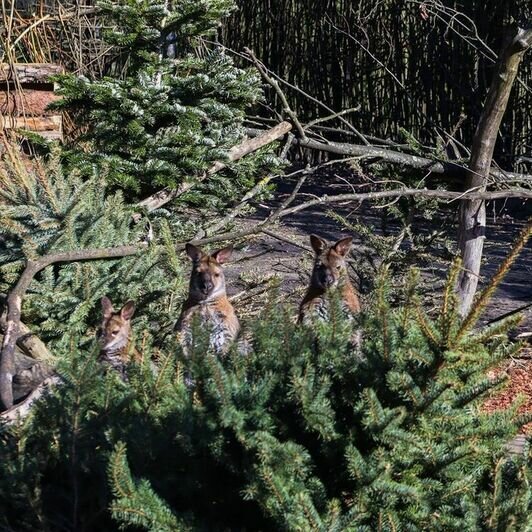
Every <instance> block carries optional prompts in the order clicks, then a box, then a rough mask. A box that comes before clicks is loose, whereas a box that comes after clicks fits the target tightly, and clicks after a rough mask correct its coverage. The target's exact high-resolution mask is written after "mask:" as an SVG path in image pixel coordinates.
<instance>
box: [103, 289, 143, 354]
mask: <svg viewBox="0 0 532 532" xmlns="http://www.w3.org/2000/svg"><path fill="white" fill-rule="evenodd" d="M102 310H103V320H102V326H101V329H100V334H99V341H100V345H101V348H102V351H105V352H117V351H120V350H121V349H123V348H124V347H126V345H127V344H128V341H129V335H130V333H131V318H132V317H133V314H134V313H135V303H134V302H133V301H128V302H127V303H126V304H125V305H124V306H123V307H122V308H121V309H120V310H119V311H118V312H116V311H115V310H114V308H113V304H112V303H111V300H110V299H109V298H108V297H107V296H104V297H102Z"/></svg>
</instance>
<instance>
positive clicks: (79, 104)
mask: <svg viewBox="0 0 532 532" xmlns="http://www.w3.org/2000/svg"><path fill="white" fill-rule="evenodd" d="M99 6H100V8H101V9H102V12H103V14H104V16H105V18H106V20H107V21H108V23H109V26H110V29H109V30H108V31H107V32H106V33H105V39H106V41H107V42H108V43H109V44H110V45H113V46H116V47H117V50H118V52H119V54H120V55H121V60H120V61H119V63H120V64H122V65H123V70H122V72H121V73H120V74H119V75H118V74H116V75H114V76H108V77H104V78H101V79H94V80H91V79H88V78H86V77H83V76H77V75H75V74H67V75H64V76H60V77H59V78H58V81H59V83H60V86H61V87H60V90H59V93H60V94H61V95H62V96H63V99H62V100H61V101H60V102H58V103H57V104H56V107H58V108H61V109H65V110H71V111H72V112H73V113H74V115H75V116H76V120H77V122H78V123H80V124H82V125H83V127H84V129H85V132H84V133H83V135H82V138H81V140H83V141H87V142H86V144H85V145H86V146H87V149H86V150H80V149H79V145H76V146H74V147H73V149H72V151H71V153H70V155H69V157H68V159H69V162H70V165H71V166H80V167H81V168H87V167H91V165H93V164H97V165H99V166H101V165H105V166H106V168H107V169H108V170H107V179H108V181H109V182H110V183H111V184H113V185H115V186H119V187H121V188H125V189H129V190H130V192H131V191H133V192H137V193H138V192H139V191H141V190H142V191H144V192H149V191H153V190H156V189H159V188H161V186H170V187H176V186H178V185H179V183H182V182H183V181H184V180H191V179H192V180H193V179H194V178H195V177H198V176H201V175H202V174H203V173H204V172H205V171H206V170H207V169H208V168H209V167H210V165H211V164H212V163H213V162H214V161H216V160H224V159H225V157H226V153H227V151H228V150H229V149H230V148H231V147H232V146H234V145H235V144H237V143H238V142H239V141H241V140H242V139H243V137H244V129H243V119H244V110H245V109H246V108H247V107H249V106H250V105H252V104H254V103H256V102H257V101H258V100H259V99H260V98H261V90H260V80H259V77H258V75H257V74H256V72H255V71H253V70H243V69H240V68H236V67H235V66H234V65H233V62H232V60H231V59H230V58H228V57H226V56H225V55H224V53H223V52H222V51H221V50H220V49H218V48H215V47H214V48H213V47H207V46H206V45H205V43H204V41H201V38H202V37H206V36H209V35H212V34H213V33H214V32H215V30H216V27H217V25H218V24H219V19H220V18H221V17H222V16H224V15H226V14H227V13H228V12H229V11H230V10H231V9H232V8H233V2H232V1H230V0H202V1H200V2H198V1H197V0H184V1H183V0H180V1H178V2H168V1H163V0H157V1H155V2H154V1H151V0H150V1H147V0H117V1H115V0H113V1H109V0H101V1H100V2H99ZM202 43H203V44H202ZM275 163H276V160H275V158H274V157H273V156H272V155H271V154H270V151H269V150H262V151H261V152H260V153H256V154H253V155H250V156H248V157H247V161H246V165H247V169H246V170H244V174H246V175H248V174H249V167H250V165H252V166H253V173H256V172H257V171H258V169H260V168H262V167H264V168H266V167H269V166H271V165H273V164H275ZM239 166H240V164H239V163H235V164H232V165H231V167H230V169H229V170H225V174H226V177H225V181H223V182H220V179H223V176H222V177H217V178H214V179H212V180H211V179H209V183H208V190H209V191H210V192H213V191H214V192H215V193H214V195H215V196H216V194H217V193H221V192H224V194H225V195H228V194H229V195H230V194H231V193H233V194H234V192H235V191H236V190H238V189H239V187H241V186H243V185H245V184H248V182H247V181H246V177H244V178H242V177H241V175H240V174H239V172H238V169H239ZM227 176H230V179H228V177H227Z"/></svg>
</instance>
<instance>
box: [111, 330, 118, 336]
mask: <svg viewBox="0 0 532 532" xmlns="http://www.w3.org/2000/svg"><path fill="white" fill-rule="evenodd" d="M118 332H119V331H112V332H111V335H112V336H116V335H117V334H118Z"/></svg>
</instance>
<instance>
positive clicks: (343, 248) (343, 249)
mask: <svg viewBox="0 0 532 532" xmlns="http://www.w3.org/2000/svg"><path fill="white" fill-rule="evenodd" d="M352 243H353V237H352V236H348V237H346V238H342V239H340V240H338V242H336V244H334V246H333V249H334V251H336V253H338V255H342V257H345V256H346V255H347V254H348V253H349V250H350V249H351V244H352Z"/></svg>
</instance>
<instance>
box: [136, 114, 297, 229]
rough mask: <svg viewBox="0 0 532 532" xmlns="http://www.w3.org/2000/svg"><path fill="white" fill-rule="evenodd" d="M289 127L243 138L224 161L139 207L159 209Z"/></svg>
mask: <svg viewBox="0 0 532 532" xmlns="http://www.w3.org/2000/svg"><path fill="white" fill-rule="evenodd" d="M291 129H292V124H290V123H289V122H281V123H280V124H277V125H276V126H275V127H273V128H272V129H268V130H266V131H261V132H260V133H259V135H257V136H256V137H255V138H247V139H245V140H243V141H242V142H241V143H240V144H237V145H236V146H233V147H232V148H231V149H230V150H229V152H228V154H227V160H226V161H223V162H222V161H216V162H215V163H214V164H213V165H212V166H211V167H210V168H209V169H208V170H207V171H206V172H205V173H204V174H203V175H202V176H200V177H197V178H196V179H195V180H193V181H187V182H185V183H181V185H179V187H177V188H176V189H171V188H168V187H166V188H164V189H162V190H160V191H159V192H156V193H155V194H152V195H151V196H149V197H148V198H146V199H143V200H142V201H141V202H139V204H138V205H139V207H143V208H144V209H146V210H147V211H148V212H151V211H154V210H155V209H159V208H160V207H162V206H163V205H166V204H167V203H168V202H170V201H172V200H173V199H175V198H177V197H178V196H181V195H182V194H184V193H185V192H188V191H189V190H190V189H191V188H193V187H194V186H196V185H197V184H198V183H201V182H202V181H205V179H207V178H208V177H209V176H211V175H213V174H216V173H217V172H219V171H220V170H222V169H224V168H225V167H226V166H227V164H228V163H230V162H235V161H238V160H239V159H241V158H242V157H244V156H245V155H248V154H249V153H252V152H254V151H257V150H258V149H260V148H262V147H264V146H267V145H268V144H271V143H272V142H274V141H276V140H277V139H279V138H280V137H282V136H284V135H286V133H288V132H289V131H290V130H291ZM134 219H135V220H138V219H140V215H136V216H135V217H134Z"/></svg>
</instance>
